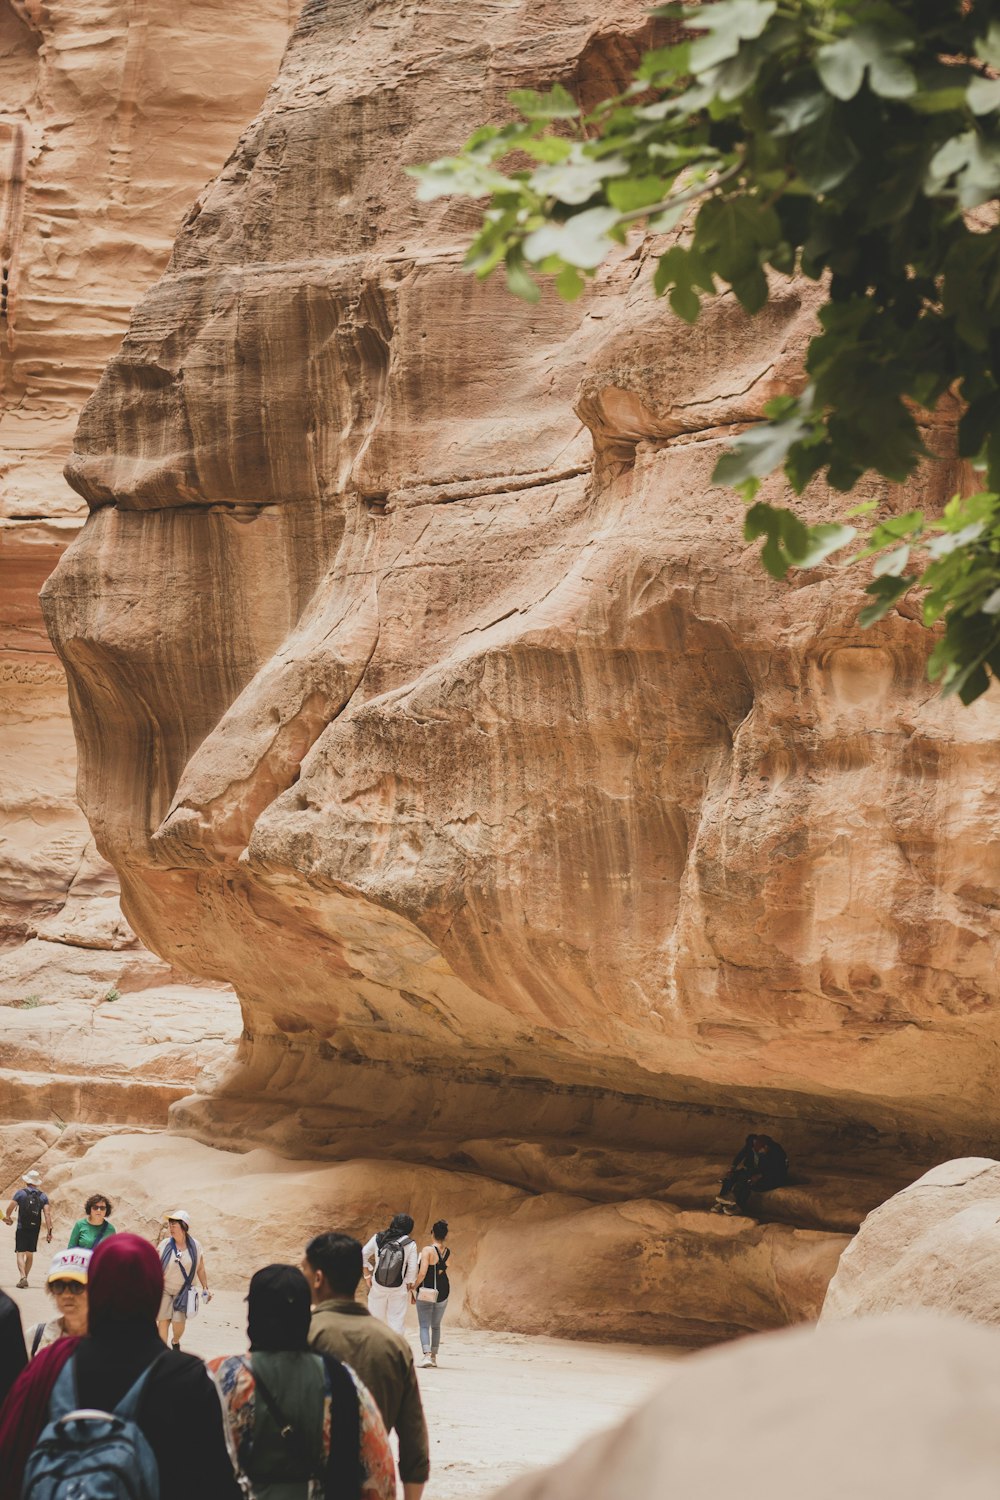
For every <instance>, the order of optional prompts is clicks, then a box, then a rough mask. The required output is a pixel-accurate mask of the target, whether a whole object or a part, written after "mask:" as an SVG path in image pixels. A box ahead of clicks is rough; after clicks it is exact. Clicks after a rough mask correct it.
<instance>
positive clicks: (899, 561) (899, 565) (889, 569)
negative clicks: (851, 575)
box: [872, 542, 910, 578]
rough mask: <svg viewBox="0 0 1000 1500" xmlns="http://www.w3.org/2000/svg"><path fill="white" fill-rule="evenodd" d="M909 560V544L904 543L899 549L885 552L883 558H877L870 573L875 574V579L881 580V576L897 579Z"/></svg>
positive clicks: (895, 548)
mask: <svg viewBox="0 0 1000 1500" xmlns="http://www.w3.org/2000/svg"><path fill="white" fill-rule="evenodd" d="M909 560H910V544H909V542H904V543H903V545H902V546H901V547H894V548H893V550H892V551H891V552H887V553H886V554H885V556H884V557H880V558H877V559H876V561H875V562H874V564H873V565H872V572H873V573H874V574H875V576H876V578H881V577H883V576H886V577H890V578H898V577H899V576H900V574H901V573H902V571H903V569H904V568H905V567H906V564H907V563H908V562H909Z"/></svg>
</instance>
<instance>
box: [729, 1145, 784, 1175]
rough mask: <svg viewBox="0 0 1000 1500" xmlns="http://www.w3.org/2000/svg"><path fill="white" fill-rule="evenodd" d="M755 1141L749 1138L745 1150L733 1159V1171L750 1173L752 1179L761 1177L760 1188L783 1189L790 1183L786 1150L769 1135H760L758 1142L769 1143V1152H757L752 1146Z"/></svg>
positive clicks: (744, 1146)
mask: <svg viewBox="0 0 1000 1500" xmlns="http://www.w3.org/2000/svg"><path fill="white" fill-rule="evenodd" d="M754 1139H755V1137H754V1136H751V1135H748V1136H747V1138H746V1141H745V1142H744V1145H743V1150H742V1151H740V1152H739V1153H738V1154H737V1155H736V1156H735V1157H734V1158H733V1165H732V1170H733V1171H734V1172H739V1171H744V1172H749V1173H750V1176H751V1177H758V1176H759V1178H760V1181H759V1182H758V1183H757V1184H756V1185H757V1186H758V1187H761V1188H775V1187H781V1186H782V1185H783V1184H784V1183H786V1182H787V1181H788V1157H787V1156H786V1155H785V1152H784V1148H783V1147H781V1146H779V1145H778V1142H777V1141H773V1140H772V1139H771V1137H770V1136H769V1135H758V1136H756V1139H757V1140H761V1141H767V1150H766V1151H761V1152H757V1151H755V1150H754V1148H753V1144H752V1143H753V1141H754Z"/></svg>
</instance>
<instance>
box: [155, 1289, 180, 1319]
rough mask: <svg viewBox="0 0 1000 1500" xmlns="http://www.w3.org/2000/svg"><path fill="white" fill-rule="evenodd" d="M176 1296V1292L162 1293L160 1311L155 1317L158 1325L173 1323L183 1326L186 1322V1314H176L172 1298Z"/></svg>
mask: <svg viewBox="0 0 1000 1500" xmlns="http://www.w3.org/2000/svg"><path fill="white" fill-rule="evenodd" d="M176 1295H177V1294H176V1292H164V1293H163V1296H162V1297H161V1298H160V1311H159V1312H158V1313H157V1315H156V1321H157V1322H158V1323H167V1322H173V1323H182V1324H183V1323H186V1322H187V1314H186V1313H182V1312H177V1310H176V1309H175V1307H174V1297H175V1296H176Z"/></svg>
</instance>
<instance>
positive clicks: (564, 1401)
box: [8, 1273, 683, 1500]
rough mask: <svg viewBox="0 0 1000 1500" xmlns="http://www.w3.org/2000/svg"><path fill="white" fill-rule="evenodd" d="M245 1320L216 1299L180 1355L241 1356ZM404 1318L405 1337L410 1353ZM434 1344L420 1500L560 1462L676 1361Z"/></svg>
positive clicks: (506, 1343)
mask: <svg viewBox="0 0 1000 1500" xmlns="http://www.w3.org/2000/svg"><path fill="white" fill-rule="evenodd" d="M36 1274H37V1273H36ZM9 1285H10V1283H9V1282H8V1286H9ZM11 1295H12V1296H13V1297H15V1298H16V1299H17V1301H18V1303H19V1305H20V1307H21V1316H22V1319H23V1321H24V1324H25V1327H27V1326H28V1325H29V1324H30V1323H32V1322H34V1321H35V1319H37V1318H39V1317H43V1316H46V1315H47V1309H48V1307H49V1301H48V1298H47V1297H46V1295H45V1293H44V1292H43V1291H42V1290H41V1289H40V1287H31V1288H29V1290H28V1291H26V1292H21V1291H17V1290H14V1289H11ZM245 1312H246V1310H245V1307H244V1305H243V1301H242V1298H241V1297H240V1295H239V1294H238V1293H236V1292H220V1293H217V1294H216V1295H215V1296H214V1297H213V1299H212V1302H211V1304H210V1305H209V1307H208V1308H207V1309H206V1310H205V1314H204V1316H203V1317H201V1318H199V1319H198V1321H197V1323H193V1324H192V1325H191V1329H190V1333H189V1336H188V1337H187V1338H186V1340H185V1348H187V1349H189V1350H190V1351H191V1352H192V1353H195V1354H201V1355H204V1356H205V1357H208V1356H210V1355H213V1354H232V1353H236V1352H237V1351H241V1350H243V1349H245V1348H246V1337H245V1323H246V1318H245ZM411 1316H413V1318H414V1326H413V1328H412V1329H410V1328H409V1327H408V1328H407V1332H408V1334H410V1336H411V1341H412V1343H413V1346H414V1349H416V1350H419V1343H418V1339H417V1331H416V1319H415V1316H414V1315H413V1314H412V1313H411ZM442 1338H443V1343H442V1348H441V1363H440V1366H439V1368H438V1369H437V1370H421V1371H420V1383H421V1390H422V1392H423V1397H424V1404H425V1406H426V1410H427V1420H428V1425H429V1427H430V1434H431V1465H432V1477H431V1483H430V1484H429V1485H428V1488H427V1492H426V1493H427V1500H469V1497H471V1496H477V1497H478V1496H485V1495H488V1494H489V1492H490V1491H491V1490H492V1489H494V1488H495V1487H496V1486H497V1485H500V1484H503V1483H505V1482H506V1481H507V1480H510V1479H513V1478H515V1477H516V1475H518V1474H521V1473H523V1472H524V1471H525V1470H526V1469H530V1468H534V1467H536V1466H537V1465H539V1464H547V1463H551V1462H552V1461H553V1460H555V1459H558V1458H561V1457H562V1456H563V1455H564V1454H566V1453H568V1452H569V1451H570V1450H571V1449H572V1448H574V1447H575V1446H576V1445H577V1443H579V1442H580V1441H581V1440H582V1439H583V1438H585V1437H587V1436H588V1435H589V1434H590V1433H592V1432H597V1431H599V1430H600V1429H601V1428H602V1427H609V1426H611V1425H612V1424H613V1423H614V1422H617V1421H618V1420H619V1419H620V1418H621V1417H623V1416H624V1415H625V1414H626V1413H627V1412H629V1411H631V1410H632V1409H633V1408H634V1407H635V1406H637V1405H638V1404H639V1403H640V1402H641V1401H642V1400H643V1399H644V1398H645V1397H646V1396H647V1395H648V1394H649V1393H650V1392H651V1391H652V1390H654V1389H655V1388H656V1387H657V1386H658V1385H659V1384H660V1383H661V1382H662V1381H664V1380H668V1379H670V1378H672V1377H673V1376H674V1375H676V1374H677V1373H678V1371H679V1369H680V1367H681V1365H680V1362H681V1360H682V1359H683V1354H682V1353H680V1352H679V1351H677V1350H672V1349H655V1350H654V1349H648V1348H642V1347H637V1346H635V1345H631V1344H586V1343H578V1342H570V1341H569V1340H564V1339H550V1338H529V1337H524V1336H522V1335H520V1334H514V1333H484V1332H482V1331H479V1330H473V1329H467V1328H449V1327H448V1325H447V1323H446V1324H445V1326H444V1329H443V1331H442Z"/></svg>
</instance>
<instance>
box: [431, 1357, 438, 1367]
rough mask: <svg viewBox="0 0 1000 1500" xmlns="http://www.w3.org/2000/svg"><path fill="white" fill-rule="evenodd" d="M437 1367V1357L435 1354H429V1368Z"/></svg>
mask: <svg viewBox="0 0 1000 1500" xmlns="http://www.w3.org/2000/svg"><path fill="white" fill-rule="evenodd" d="M437 1367H438V1357H437V1355H436V1354H432V1355H431V1369H432V1370H436V1369H437Z"/></svg>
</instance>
